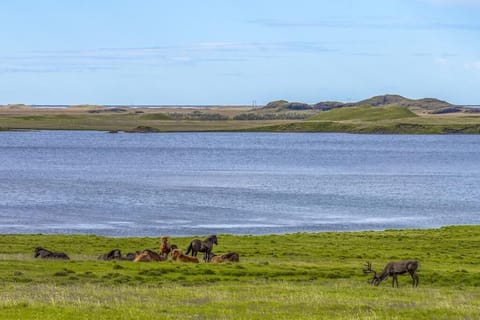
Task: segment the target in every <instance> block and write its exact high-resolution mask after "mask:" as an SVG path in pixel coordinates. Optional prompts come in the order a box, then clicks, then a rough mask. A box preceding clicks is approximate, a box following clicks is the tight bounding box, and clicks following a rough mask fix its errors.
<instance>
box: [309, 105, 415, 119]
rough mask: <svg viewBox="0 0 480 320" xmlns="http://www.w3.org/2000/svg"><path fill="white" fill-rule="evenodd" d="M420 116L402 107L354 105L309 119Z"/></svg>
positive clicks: (402, 117) (403, 117)
mask: <svg viewBox="0 0 480 320" xmlns="http://www.w3.org/2000/svg"><path fill="white" fill-rule="evenodd" d="M415 117H418V116H417V115H416V114H415V113H413V112H412V111H410V110H408V109H406V108H402V107H395V106H391V107H370V106H364V107H352V108H341V109H333V110H330V111H326V112H321V113H319V114H317V115H315V116H313V117H311V118H309V120H325V121H342V120H363V121H380V120H393V119H405V118H415Z"/></svg>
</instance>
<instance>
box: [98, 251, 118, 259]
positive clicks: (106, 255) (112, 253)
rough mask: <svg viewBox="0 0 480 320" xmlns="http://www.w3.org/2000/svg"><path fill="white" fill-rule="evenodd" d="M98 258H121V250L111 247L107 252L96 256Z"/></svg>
mask: <svg viewBox="0 0 480 320" xmlns="http://www.w3.org/2000/svg"><path fill="white" fill-rule="evenodd" d="M97 259H98V260H121V259H122V252H121V251H120V249H113V250H111V251H109V252H108V253H104V254H101V255H99V256H98V258H97Z"/></svg>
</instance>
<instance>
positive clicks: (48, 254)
mask: <svg viewBox="0 0 480 320" xmlns="http://www.w3.org/2000/svg"><path fill="white" fill-rule="evenodd" d="M34 257H35V258H41V259H62V260H70V258H69V257H68V256H67V254H66V253H63V252H53V251H50V250H47V249H44V248H42V247H36V248H35V253H34Z"/></svg>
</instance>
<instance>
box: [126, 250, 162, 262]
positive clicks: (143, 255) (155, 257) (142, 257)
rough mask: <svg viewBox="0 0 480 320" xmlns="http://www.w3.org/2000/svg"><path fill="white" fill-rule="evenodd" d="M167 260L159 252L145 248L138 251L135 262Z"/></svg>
mask: <svg viewBox="0 0 480 320" xmlns="http://www.w3.org/2000/svg"><path fill="white" fill-rule="evenodd" d="M164 260H166V258H165V257H163V256H161V255H159V254H158V253H156V252H154V251H152V250H149V249H145V250H143V251H140V252H137V254H136V255H135V259H133V262H150V261H164Z"/></svg>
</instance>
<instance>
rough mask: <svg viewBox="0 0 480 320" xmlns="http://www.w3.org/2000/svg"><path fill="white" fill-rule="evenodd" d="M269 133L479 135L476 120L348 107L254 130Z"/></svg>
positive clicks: (479, 124)
mask: <svg viewBox="0 0 480 320" xmlns="http://www.w3.org/2000/svg"><path fill="white" fill-rule="evenodd" d="M255 131H273V132H347V133H390V134H398V133H400V134H444V133H466V134H479V133H480V117H478V116H465V115H455V116H453V117H452V116H444V117H441V116H440V117H433V116H418V115H416V114H415V113H413V112H411V111H410V110H408V109H405V108H402V107H395V106H388V107H368V106H364V107H352V108H342V109H334V110H330V111H326V112H322V113H319V114H318V115H315V116H313V117H311V118H309V119H308V121H297V122H291V123H287V124H276V125H270V126H264V127H259V128H256V129H255Z"/></svg>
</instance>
